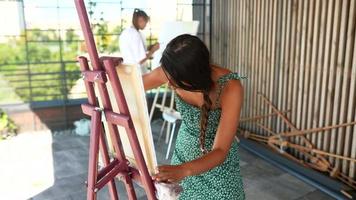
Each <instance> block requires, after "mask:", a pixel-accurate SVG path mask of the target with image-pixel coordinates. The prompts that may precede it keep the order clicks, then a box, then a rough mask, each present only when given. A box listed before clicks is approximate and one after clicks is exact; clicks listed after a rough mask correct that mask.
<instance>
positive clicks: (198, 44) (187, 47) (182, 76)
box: [161, 34, 213, 153]
mask: <svg viewBox="0 0 356 200" xmlns="http://www.w3.org/2000/svg"><path fill="white" fill-rule="evenodd" d="M161 65H162V69H163V71H164V72H165V73H166V75H167V77H168V79H169V80H170V82H171V83H173V84H174V85H176V86H177V87H179V88H182V89H184V90H188V91H194V92H202V93H203V97H204V104H203V105H202V106H201V108H200V109H201V114H200V137H199V142H200V149H201V151H202V152H203V153H206V152H207V150H206V148H205V135H206V129H207V126H208V113H209V111H210V108H211V104H212V103H211V100H210V98H209V92H210V90H211V88H212V86H213V80H212V78H211V67H210V53H209V50H208V48H207V47H206V45H205V44H204V43H203V42H202V41H201V40H200V39H199V38H198V37H196V36H192V35H188V34H184V35H180V36H178V37H176V38H174V39H173V40H172V41H170V42H169V43H168V45H167V47H166V49H165V50H164V52H163V55H162V58H161Z"/></svg>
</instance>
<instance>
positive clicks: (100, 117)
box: [75, 0, 156, 200]
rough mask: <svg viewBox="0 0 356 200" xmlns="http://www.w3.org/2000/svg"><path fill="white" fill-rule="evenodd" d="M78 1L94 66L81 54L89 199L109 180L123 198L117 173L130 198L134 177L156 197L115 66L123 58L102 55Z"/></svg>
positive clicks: (112, 191)
mask: <svg viewBox="0 0 356 200" xmlns="http://www.w3.org/2000/svg"><path fill="white" fill-rule="evenodd" d="M75 5H76V9H77V12H78V16H79V19H80V24H81V27H82V30H83V34H84V38H85V43H86V46H87V48H88V53H89V57H90V63H91V66H92V69H93V70H91V69H90V68H89V63H88V60H87V58H86V57H83V56H80V57H79V58H78V61H79V63H80V69H81V72H82V77H83V80H84V83H85V88H86V92H87V95H88V104H83V105H82V110H83V112H84V113H85V114H87V115H89V116H91V134H90V147H89V167H88V182H87V186H88V189H87V199H88V200H94V199H96V193H97V192H98V191H99V190H100V189H101V188H103V187H104V186H105V185H106V184H108V186H109V192H110V196H111V199H114V200H116V199H119V197H118V194H117V190H116V186H115V177H117V176H119V177H120V180H121V181H123V182H124V184H125V187H126V190H127V194H128V197H129V199H130V200H135V199H137V198H136V194H135V190H134V187H133V181H132V180H135V181H136V182H137V183H139V184H140V185H141V186H142V187H143V188H144V189H145V192H146V194H147V197H148V199H150V200H153V199H156V197H155V188H154V185H153V181H152V178H151V176H150V175H149V172H148V169H147V166H146V163H145V160H144V157H143V154H142V150H141V147H140V145H139V142H138V138H137V135H136V130H135V127H134V125H133V122H132V119H131V116H130V112H129V109H128V105H127V102H126V99H125V96H124V93H123V90H122V87H121V84H120V80H119V77H118V75H117V73H116V70H115V67H116V66H118V65H119V64H120V63H121V62H122V59H121V58H115V57H101V58H99V56H98V52H97V49H96V46H95V42H94V37H93V34H92V32H91V29H90V24H89V19H88V15H87V12H86V9H85V4H84V1H83V0H75ZM107 77H108V78H107ZM94 84H96V85H97V86H98V90H99V95H96V94H95V90H94ZM106 84H110V85H111V87H112V90H113V93H114V96H115V100H116V102H114V103H116V104H117V106H118V108H119V110H120V113H116V112H114V111H113V109H112V103H111V102H110V98H109V93H108V89H107V85H106ZM96 97H98V98H100V99H101V101H102V106H103V107H100V106H99V102H98V100H97V98H96ZM102 123H107V125H108V130H109V133H110V139H111V142H112V146H113V149H114V158H113V159H112V160H110V157H109V153H108V144H107V140H106V137H105V131H104V128H103V124H102ZM117 126H121V127H124V128H125V130H126V132H127V134H128V138H129V143H130V146H131V148H132V151H133V153H134V157H135V160H136V162H137V169H136V168H134V167H132V166H130V163H129V162H128V160H127V159H126V157H125V153H124V150H123V148H122V144H121V140H120V136H119V132H118V129H117ZM99 150H100V153H101V155H102V159H103V163H104V165H105V166H104V167H103V168H102V169H98V156H99Z"/></svg>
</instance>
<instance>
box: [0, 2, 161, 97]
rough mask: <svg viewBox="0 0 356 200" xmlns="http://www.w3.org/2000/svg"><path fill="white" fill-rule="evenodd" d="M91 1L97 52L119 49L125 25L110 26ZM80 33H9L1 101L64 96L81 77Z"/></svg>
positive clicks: (1, 60) (2, 58)
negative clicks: (79, 63)
mask: <svg viewBox="0 0 356 200" xmlns="http://www.w3.org/2000/svg"><path fill="white" fill-rule="evenodd" d="M88 3H89V6H88V14H89V18H90V22H91V23H92V24H91V25H92V30H93V33H94V37H95V42H96V45H97V48H98V51H99V52H100V53H104V54H111V53H115V52H118V51H119V39H118V38H119V35H120V33H121V32H122V26H121V25H119V24H118V25H116V26H112V25H111V26H109V23H108V21H106V20H105V19H104V18H103V13H102V12H101V13H96V11H95V10H96V2H93V1H89V2H88ZM81 34H82V33H81V31H80V30H74V29H65V30H58V29H46V30H43V29H39V28H37V29H33V28H32V29H27V30H24V31H23V33H22V34H21V35H20V36H6V42H5V43H4V42H3V41H4V40H3V41H2V43H1V42H0V79H1V80H2V81H1V84H2V87H0V93H1V94H3V95H0V104H1V103H3V102H18V101H19V99H20V101H23V102H33V101H47V100H57V99H65V98H66V97H67V94H68V92H69V91H70V90H71V88H72V87H73V85H74V84H75V82H76V81H77V80H78V79H79V78H80V71H79V66H78V64H77V62H76V57H77V56H78V55H82V54H85V53H86V47H85V43H84V41H83V37H81ZM150 40H151V42H152V41H153V42H154V41H155V40H156V39H152V38H149V39H148V44H150ZM6 93H9V95H7V94H6ZM10 93H11V94H10ZM4 94H6V95H4Z"/></svg>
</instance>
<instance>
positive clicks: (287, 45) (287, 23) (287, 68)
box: [279, 1, 293, 131]
mask: <svg viewBox="0 0 356 200" xmlns="http://www.w3.org/2000/svg"><path fill="white" fill-rule="evenodd" d="M284 4H285V5H286V6H285V7H284V8H285V9H286V11H285V12H286V15H287V17H286V21H285V22H284V26H285V30H283V32H285V35H286V36H285V48H284V49H285V50H284V54H281V55H282V56H281V57H283V59H282V60H283V63H282V65H283V68H284V71H283V84H282V88H283V90H282V94H283V96H282V98H281V101H282V106H281V108H282V110H288V109H291V107H290V106H289V104H288V91H287V89H288V85H289V84H288V80H289V73H290V66H291V65H290V62H289V61H290V50H291V45H290V44H291V41H292V39H291V26H292V8H293V2H292V1H285V2H284ZM279 121H281V122H282V120H281V119H280V120H279ZM286 128H287V127H286V125H285V124H284V123H283V124H282V126H281V131H285V130H286Z"/></svg>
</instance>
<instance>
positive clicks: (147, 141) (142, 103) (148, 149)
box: [97, 65, 157, 175]
mask: <svg viewBox="0 0 356 200" xmlns="http://www.w3.org/2000/svg"><path fill="white" fill-rule="evenodd" d="M116 69H117V74H118V76H119V79H120V82H121V85H122V88H123V91H124V94H125V98H126V101H127V103H128V107H129V110H130V114H131V117H132V120H133V123H134V126H135V129H136V134H137V137H138V140H139V143H140V146H141V149H142V153H143V155H144V158H145V161H146V165H147V168H148V171H149V172H150V174H151V175H152V174H153V173H154V169H155V167H156V166H157V159H156V153H155V147H154V143H153V137H152V129H151V125H150V120H149V115H148V108H147V101H146V95H145V91H144V87H143V81H142V74H141V70H140V66H139V65H120V66H119V67H117V68H116ZM107 86H108V91H109V96H110V100H111V102H112V106H113V111H114V112H117V113H120V111H119V109H118V106H117V104H116V100H115V96H114V94H113V91H112V88H111V87H110V84H107ZM97 94H98V93H97ZM104 124H105V123H104ZM105 129H106V133H109V132H108V129H107V125H105ZM118 130H119V133H120V138H121V141H122V145H123V149H124V151H125V155H126V157H127V159H128V160H129V161H130V163H131V164H132V165H133V166H136V161H135V158H134V155H133V151H132V149H131V146H130V143H129V140H128V137H127V133H126V131H125V129H124V128H123V127H119V128H118Z"/></svg>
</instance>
